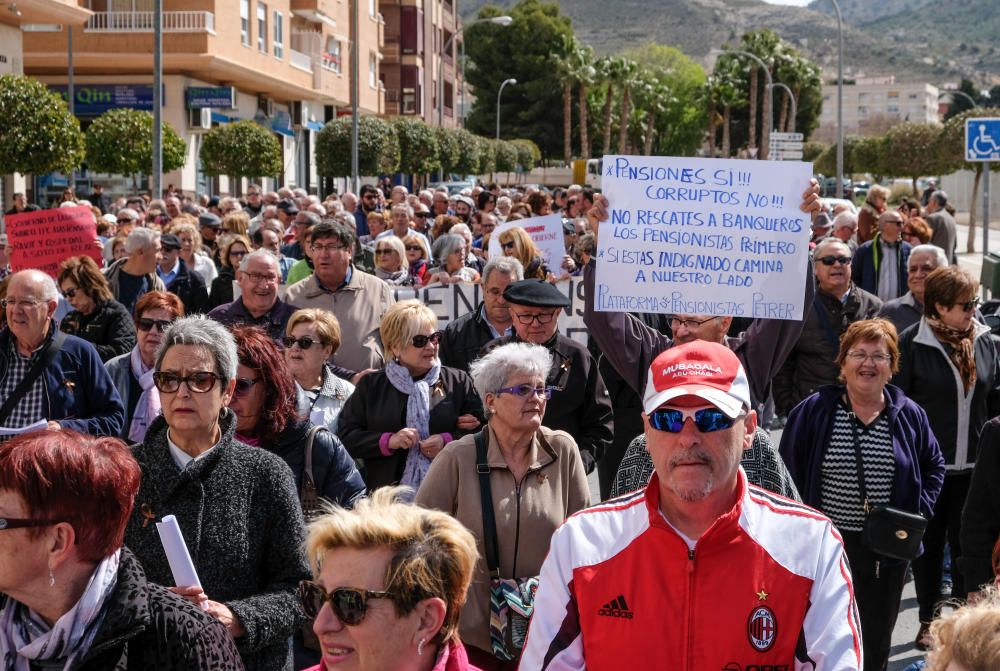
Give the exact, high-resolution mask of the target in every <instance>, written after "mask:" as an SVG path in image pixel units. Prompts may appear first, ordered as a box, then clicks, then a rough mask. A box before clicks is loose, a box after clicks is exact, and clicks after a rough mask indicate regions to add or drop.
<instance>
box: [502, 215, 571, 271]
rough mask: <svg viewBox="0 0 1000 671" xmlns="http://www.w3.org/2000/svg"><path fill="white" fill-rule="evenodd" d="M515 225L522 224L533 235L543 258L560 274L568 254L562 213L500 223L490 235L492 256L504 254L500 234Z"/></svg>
mask: <svg viewBox="0 0 1000 671" xmlns="http://www.w3.org/2000/svg"><path fill="white" fill-rule="evenodd" d="M515 226H520V227H521V228H523V229H524V231H525V233H527V234H528V235H529V236H531V239H532V241H533V242H534V243H535V246H536V247H538V250H539V251H540V252H541V253H542V260H543V261H545V265H547V266H548V267H549V271H551V272H553V273H556V274H558V271H559V267H560V266H561V265H562V259H563V256H565V254H566V245H565V244H564V243H563V228H562V215H559V214H550V215H547V216H544V217H532V218H530V219H518V220H517V221H506V222H504V223H502V224H500V225H499V226H497V227H496V228H495V229H493V234H492V235H491V236H490V248H489V250H488V251H489V253H490V257H491V258H493V257H497V256H501V255H502V254H503V250H501V249H500V234H501V233H503V232H504V231H506V230H509V229H511V228H514V227H515Z"/></svg>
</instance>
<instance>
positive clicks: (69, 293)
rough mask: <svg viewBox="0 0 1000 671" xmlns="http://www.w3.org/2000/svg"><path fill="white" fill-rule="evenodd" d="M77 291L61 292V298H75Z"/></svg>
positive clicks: (67, 290)
mask: <svg viewBox="0 0 1000 671" xmlns="http://www.w3.org/2000/svg"><path fill="white" fill-rule="evenodd" d="M78 291H80V290H79V289H66V290H65V291H63V296H65V297H66V298H76V294H77V292H78Z"/></svg>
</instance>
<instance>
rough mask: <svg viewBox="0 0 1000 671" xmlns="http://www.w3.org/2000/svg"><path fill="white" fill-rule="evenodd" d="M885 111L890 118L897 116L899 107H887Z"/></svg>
mask: <svg viewBox="0 0 1000 671" xmlns="http://www.w3.org/2000/svg"><path fill="white" fill-rule="evenodd" d="M887 111H888V112H889V114H890V115H892V116H899V105H889V107H888V108H887Z"/></svg>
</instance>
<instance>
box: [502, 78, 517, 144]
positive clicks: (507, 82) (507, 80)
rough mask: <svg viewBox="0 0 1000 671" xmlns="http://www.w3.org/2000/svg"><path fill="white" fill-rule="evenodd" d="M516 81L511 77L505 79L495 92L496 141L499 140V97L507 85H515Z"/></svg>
mask: <svg viewBox="0 0 1000 671" xmlns="http://www.w3.org/2000/svg"><path fill="white" fill-rule="evenodd" d="M516 83H517V80H516V79H514V78H513V77H512V78H510V79H505V80H504V81H503V83H502V84H500V88H499V89H498V90H497V139H498V140H499V139H500V95H501V94H503V89H504V87H505V86H507V85H508V84H516Z"/></svg>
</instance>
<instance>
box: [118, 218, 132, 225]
mask: <svg viewBox="0 0 1000 671" xmlns="http://www.w3.org/2000/svg"><path fill="white" fill-rule="evenodd" d="M133 221H135V219H129V218H128V217H120V218H119V219H118V223H119V224H131V223H132V222H133Z"/></svg>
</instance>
